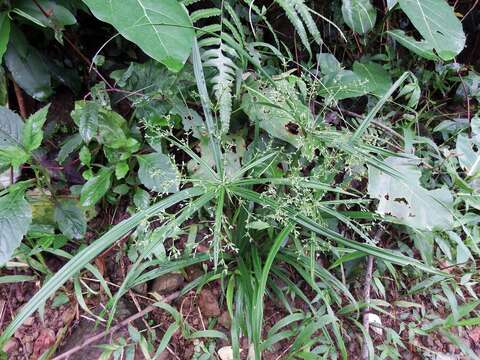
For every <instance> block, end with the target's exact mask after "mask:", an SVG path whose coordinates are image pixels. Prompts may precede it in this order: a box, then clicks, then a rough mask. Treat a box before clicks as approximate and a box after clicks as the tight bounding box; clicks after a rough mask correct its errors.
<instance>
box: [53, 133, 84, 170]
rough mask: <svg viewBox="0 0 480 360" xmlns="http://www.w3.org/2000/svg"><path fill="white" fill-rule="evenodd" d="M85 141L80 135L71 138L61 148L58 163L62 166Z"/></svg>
mask: <svg viewBox="0 0 480 360" xmlns="http://www.w3.org/2000/svg"><path fill="white" fill-rule="evenodd" d="M82 143H83V139H82V137H81V135H80V134H78V133H77V134H74V135H72V136H70V137H69V138H68V139H67V140H66V141H65V142H64V143H63V145H62V147H61V148H60V151H59V152H58V155H57V161H58V162H59V163H60V164H63V162H64V161H65V160H66V159H67V158H68V156H69V155H70V154H71V153H73V152H74V151H75V150H77V149H78V148H79V147H80V145H82Z"/></svg>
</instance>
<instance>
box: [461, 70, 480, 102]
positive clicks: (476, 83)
mask: <svg viewBox="0 0 480 360" xmlns="http://www.w3.org/2000/svg"><path fill="white" fill-rule="evenodd" d="M462 80H463V81H462V82H461V83H460V84H458V88H457V95H458V96H461V97H465V96H470V97H473V98H476V99H477V101H480V75H479V74H478V73H476V72H475V71H470V72H469V73H468V75H466V76H462Z"/></svg>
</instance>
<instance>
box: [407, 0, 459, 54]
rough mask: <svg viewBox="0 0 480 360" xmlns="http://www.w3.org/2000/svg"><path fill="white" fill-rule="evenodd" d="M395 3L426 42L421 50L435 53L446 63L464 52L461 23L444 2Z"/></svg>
mask: <svg viewBox="0 0 480 360" xmlns="http://www.w3.org/2000/svg"><path fill="white" fill-rule="evenodd" d="M398 3H399V4H400V7H401V8H402V10H403V11H404V12H405V14H407V16H408V18H409V19H410V21H411V22H412V24H413V25H414V26H415V28H416V29H417V30H418V32H419V33H420V35H422V37H423V39H424V40H425V43H424V44H423V45H422V46H421V47H422V48H423V49H426V48H431V49H434V50H435V52H436V54H438V56H439V57H440V58H441V59H443V60H447V61H448V60H452V59H453V58H454V57H455V56H456V55H458V54H459V53H460V52H461V51H462V50H463V48H464V47H465V40H466V38H465V33H464V32H463V27H462V23H461V22H460V20H459V19H458V18H457V17H456V16H455V13H454V10H453V8H452V7H451V6H450V5H449V4H448V2H447V1H445V0H399V1H398ZM412 40H413V39H412ZM413 41H414V40H413ZM416 45H417V46H418V42H417V44H416ZM417 53H418V52H417Z"/></svg>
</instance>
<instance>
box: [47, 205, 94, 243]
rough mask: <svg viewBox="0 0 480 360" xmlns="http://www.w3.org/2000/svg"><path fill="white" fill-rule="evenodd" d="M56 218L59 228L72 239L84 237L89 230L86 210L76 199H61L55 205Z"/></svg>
mask: <svg viewBox="0 0 480 360" xmlns="http://www.w3.org/2000/svg"><path fill="white" fill-rule="evenodd" d="M54 218H55V221H56V223H57V225H58V228H59V229H60V231H61V232H62V234H64V235H65V236H67V237H69V238H70V239H77V240H79V239H82V238H83V237H84V235H85V232H86V231H87V220H86V218H85V212H84V211H83V210H82V209H81V208H80V207H79V204H78V203H77V202H76V201H74V200H61V201H59V202H58V203H57V204H56V206H55V211H54Z"/></svg>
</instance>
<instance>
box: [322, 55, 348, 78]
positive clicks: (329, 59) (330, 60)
mask: <svg viewBox="0 0 480 360" xmlns="http://www.w3.org/2000/svg"><path fill="white" fill-rule="evenodd" d="M317 61H318V65H319V66H320V71H321V72H322V74H324V75H328V74H332V73H333V74H336V73H338V72H339V71H340V70H341V69H342V64H340V61H338V60H337V58H336V57H335V55H333V54H329V53H319V54H317Z"/></svg>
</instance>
